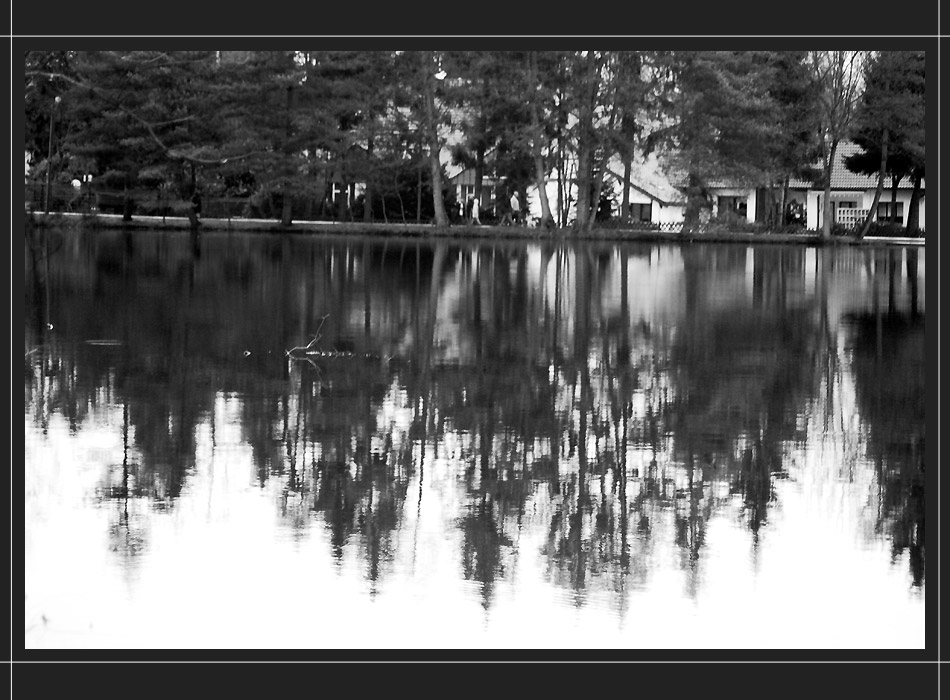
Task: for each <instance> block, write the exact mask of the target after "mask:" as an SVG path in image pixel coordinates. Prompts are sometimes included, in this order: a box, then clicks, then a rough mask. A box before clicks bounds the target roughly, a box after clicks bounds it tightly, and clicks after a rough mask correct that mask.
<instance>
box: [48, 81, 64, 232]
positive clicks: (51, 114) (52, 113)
mask: <svg viewBox="0 0 950 700" xmlns="http://www.w3.org/2000/svg"><path fill="white" fill-rule="evenodd" d="M62 101H63V98H62V97H60V96H59V95H57V96H56V99H55V100H53V106H52V108H51V109H50V111H49V148H48V149H47V151H46V206H45V209H46V213H47V214H49V200H50V196H49V189H50V187H51V180H52V175H53V121H54V119H55V118H56V105H58V104H59V103H60V102H62Z"/></svg>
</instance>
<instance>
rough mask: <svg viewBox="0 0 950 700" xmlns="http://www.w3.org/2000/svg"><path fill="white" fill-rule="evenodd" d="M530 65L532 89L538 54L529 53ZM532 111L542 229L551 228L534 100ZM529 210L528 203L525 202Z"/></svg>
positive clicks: (532, 136)
mask: <svg viewBox="0 0 950 700" xmlns="http://www.w3.org/2000/svg"><path fill="white" fill-rule="evenodd" d="M528 63H529V66H530V71H531V88H532V89H534V88H535V87H536V86H537V75H538V72H537V54H536V53H535V52H534V51H530V52H529V53H528ZM529 108H530V110H531V151H532V156H533V158H534V178H535V183H536V186H537V188H538V200H539V201H540V203H541V228H549V227H550V226H551V225H552V224H553V219H552V217H551V203H550V202H549V201H548V189H547V186H546V183H545V175H546V173H545V168H544V156H543V154H542V152H541V140H542V133H543V132H542V130H541V124H540V122H541V120H540V118H539V117H538V107H537V104H536V103H535V101H534V100H529ZM525 205H526V206H525V209H527V201H525Z"/></svg>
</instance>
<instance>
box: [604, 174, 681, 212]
mask: <svg viewBox="0 0 950 700" xmlns="http://www.w3.org/2000/svg"><path fill="white" fill-rule="evenodd" d="M607 174H608V175H610V176H611V177H613V178H614V179H615V180H616V181H617V182H618V183H619V184H620V186H621V187H623V175H618V174H617V173H615V172H614V171H613V170H611V169H610V168H607ZM630 188H631V189H634V190H636V191H637V192H639V193H640V194H642V195H643V196H644V197H649V198H650V199H652V200H653V201H654V202H657V203H658V204H661V205H662V206H664V207H668V206H670V205H675V204H683V202H682V201H681V200H673V199H663V198H661V197H659V196H657V195H656V194H654V193H653V192H650V191H649V190H647V189H646V188H644V187H640V185H638V184H636V183H635V182H633V180H632V179H631V180H630Z"/></svg>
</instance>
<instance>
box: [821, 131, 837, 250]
mask: <svg viewBox="0 0 950 700" xmlns="http://www.w3.org/2000/svg"><path fill="white" fill-rule="evenodd" d="M837 150H838V142H837V141H836V140H835V141H832V142H831V150H830V151H829V153H828V158H827V160H826V161H825V163H824V166H825V167H824V171H825V198H824V209H823V210H822V212H821V240H822V241H828V239H830V238H831V168H832V167H833V166H834V162H835V152H836V151H837Z"/></svg>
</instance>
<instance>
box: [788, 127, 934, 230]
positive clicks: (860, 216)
mask: <svg viewBox="0 0 950 700" xmlns="http://www.w3.org/2000/svg"><path fill="white" fill-rule="evenodd" d="M860 151H861V148H860V147H859V146H858V145H857V144H854V143H852V142H850V141H847V142H843V143H841V144H839V145H838V150H837V152H836V153H835V162H834V166H833V167H832V170H831V197H830V202H831V208H832V217H833V221H835V222H836V223H840V224H846V225H854V224H855V223H857V224H860V223H861V222H862V221H863V220H864V217H865V215H866V214H867V211H868V209H870V208H871V204H872V203H873V202H874V193H875V191H876V189H877V177H876V176H868V175H858V174H856V173H852V172H851V171H850V170H848V169H847V168H846V167H845V166H844V160H845V158H847V157H848V156H850V155H853V154H855V153H858V152H860ZM796 184H798V185H805V184H806V183H796ZM924 184H925V183H924V182H921V189H920V199H919V214H920V218H919V226H920V229H921V230H924V225H925V224H924V222H925V218H926V217H925V214H926V210H925V207H924V204H925V197H924V193H925V189H924ZM913 186H914V183H913V181H912V180H911V179H910V178H904V179H903V180H901V181H899V182H898V183H897V204H896V211H893V212H892V211H891V194H892V190H891V178H890V177H889V176H888V177H885V178H884V190H883V191H882V192H881V199H880V200H879V202H878V205H877V212H876V213H875V215H874V219H875V221H895V222H896V223H900V224H901V225H902V226H906V225H907V216H908V214H909V213H910V198H911V192H912V191H913ZM806 197H807V202H806V209H805V211H806V219H807V222H806V226H807V227H808V228H810V229H817V228H820V227H821V221H822V215H823V214H822V212H823V211H824V207H825V205H826V203H825V202H824V201H823V200H824V197H825V193H824V191H823V190H820V189H817V188H815V187H813V186H811V185H809V187H808V190H807V194H806Z"/></svg>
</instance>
